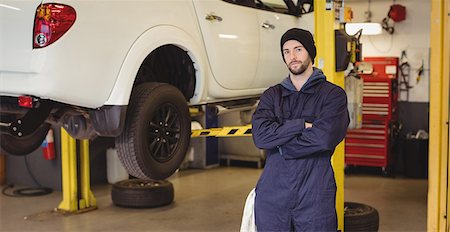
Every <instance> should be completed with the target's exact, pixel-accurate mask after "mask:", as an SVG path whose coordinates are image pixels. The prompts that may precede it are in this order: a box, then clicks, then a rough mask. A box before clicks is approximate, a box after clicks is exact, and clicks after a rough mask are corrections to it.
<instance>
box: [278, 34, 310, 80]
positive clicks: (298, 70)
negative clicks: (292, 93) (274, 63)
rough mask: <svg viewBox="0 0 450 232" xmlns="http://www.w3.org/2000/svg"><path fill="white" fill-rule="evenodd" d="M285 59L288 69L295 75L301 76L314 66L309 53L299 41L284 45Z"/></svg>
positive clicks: (287, 42) (289, 41)
mask: <svg viewBox="0 0 450 232" xmlns="http://www.w3.org/2000/svg"><path fill="white" fill-rule="evenodd" d="M283 58H284V62H285V63H286V65H287V67H288V68H289V70H290V71H291V73H292V74H294V75H300V74H302V73H303V72H305V70H306V69H308V68H309V66H312V64H311V63H312V62H311V58H310V57H309V54H308V51H307V50H306V49H305V47H303V45H302V44H301V43H300V42H298V41H297V40H288V41H286V43H284V45H283Z"/></svg>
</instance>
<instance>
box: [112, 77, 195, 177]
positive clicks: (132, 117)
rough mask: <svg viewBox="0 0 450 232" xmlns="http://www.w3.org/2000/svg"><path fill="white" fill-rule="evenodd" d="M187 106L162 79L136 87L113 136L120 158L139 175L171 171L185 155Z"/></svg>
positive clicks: (148, 175) (165, 173) (188, 137)
mask: <svg viewBox="0 0 450 232" xmlns="http://www.w3.org/2000/svg"><path fill="white" fill-rule="evenodd" d="M190 122H191V120H190V115H189V108H188V105H187V103H186V99H185V97H184V96H183V94H182V93H181V92H180V91H179V90H178V89H177V88H175V87H173V86H171V85H169V84H163V83H143V84H140V85H138V86H136V87H135V89H134V90H133V93H132V94H131V99H130V104H129V106H128V112H127V119H126V122H125V128H124V130H123V131H122V134H121V135H120V136H119V137H117V138H116V148H117V151H118V155H119V159H120V161H121V162H122V164H123V166H124V167H125V169H126V170H127V171H128V173H129V174H130V175H132V176H134V177H137V178H140V179H147V180H148V179H154V180H162V179H165V178H167V177H169V176H170V175H172V174H173V173H174V172H175V171H176V170H177V168H178V167H179V166H180V164H181V162H183V159H184V157H185V155H186V151H187V149H188V147H189V141H190V137H191V124H190Z"/></svg>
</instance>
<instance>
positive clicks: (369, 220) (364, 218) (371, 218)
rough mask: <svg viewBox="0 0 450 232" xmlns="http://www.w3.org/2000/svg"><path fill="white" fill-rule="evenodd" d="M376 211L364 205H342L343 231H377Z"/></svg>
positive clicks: (353, 203) (351, 203)
mask: <svg viewBox="0 0 450 232" xmlns="http://www.w3.org/2000/svg"><path fill="white" fill-rule="evenodd" d="M379 223H380V219H379V215H378V211H377V210H376V209H375V208H373V207H371V206H369V205H365V204H361V203H356V202H345V203H344V231H346V232H350V231H378V227H379Z"/></svg>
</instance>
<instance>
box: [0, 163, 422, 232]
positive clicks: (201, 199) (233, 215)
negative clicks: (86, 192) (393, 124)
mask: <svg viewBox="0 0 450 232" xmlns="http://www.w3.org/2000/svg"><path fill="white" fill-rule="evenodd" d="M261 171H262V170H261V169H255V168H244V167H220V168H213V169H208V170H184V171H181V172H178V173H176V174H175V175H174V176H172V177H171V178H170V181H171V182H172V183H173V184H174V187H175V201H174V203H173V204H171V205H169V206H165V207H161V208H153V209H127V208H120V207H116V206H114V205H113V204H112V202H111V198H110V185H106V184H105V185H95V186H93V187H92V191H93V193H94V195H95V197H96V199H97V203H98V209H97V210H94V211H91V212H87V213H83V214H78V215H70V216H63V215H60V214H57V213H52V208H54V207H56V206H57V205H58V204H59V202H60V201H61V192H54V193H52V194H50V195H46V196H41V197H22V198H14V197H7V196H4V195H1V196H0V202H1V212H0V213H1V215H0V221H1V224H0V231H239V227H240V222H241V214H242V207H243V205H244V201H245V198H246V196H247V194H248V192H249V191H250V189H251V188H252V187H253V186H254V185H255V183H256V181H257V179H258V177H259V175H260V173H261ZM426 194H427V181H426V180H423V179H422V180H417V179H403V178H388V177H381V176H376V175H361V174H358V175H348V176H346V179H345V199H346V201H355V202H360V203H365V204H369V205H371V206H373V207H375V208H376V209H377V210H378V211H379V213H380V231H426ZM24 217H27V219H26V220H25V219H24Z"/></svg>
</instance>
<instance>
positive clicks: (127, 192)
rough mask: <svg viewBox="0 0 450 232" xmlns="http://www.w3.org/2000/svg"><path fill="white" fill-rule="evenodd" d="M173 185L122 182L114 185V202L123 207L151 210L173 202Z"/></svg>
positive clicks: (136, 180) (149, 181)
mask: <svg viewBox="0 0 450 232" xmlns="http://www.w3.org/2000/svg"><path fill="white" fill-rule="evenodd" d="M173 198H174V190H173V185H172V183H170V182H169V181H166V180H156V181H155V180H141V179H130V180H122V181H119V182H117V183H115V184H113V186H112V189H111V200H112V202H113V203H114V204H115V205H117V206H121V207H130V208H150V207H158V206H164V205H168V204H170V203H172V202H173Z"/></svg>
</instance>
